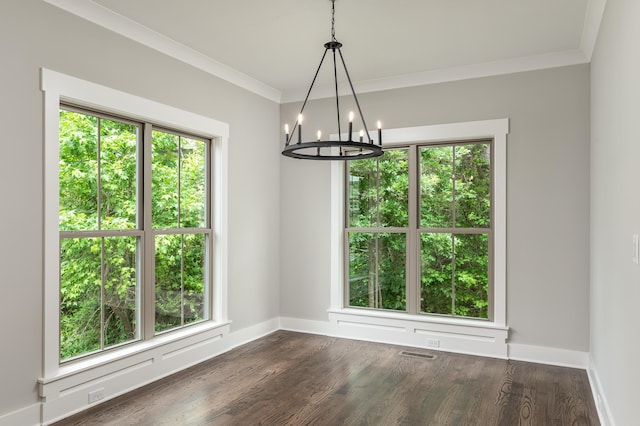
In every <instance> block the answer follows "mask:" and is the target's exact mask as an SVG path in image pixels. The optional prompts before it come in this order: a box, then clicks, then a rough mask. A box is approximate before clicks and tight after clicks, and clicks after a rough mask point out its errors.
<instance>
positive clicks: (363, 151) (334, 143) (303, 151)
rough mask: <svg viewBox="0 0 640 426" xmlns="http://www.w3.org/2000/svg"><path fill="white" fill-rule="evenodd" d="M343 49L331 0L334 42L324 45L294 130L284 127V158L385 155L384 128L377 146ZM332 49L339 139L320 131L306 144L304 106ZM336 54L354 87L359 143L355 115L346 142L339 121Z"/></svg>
mask: <svg viewBox="0 0 640 426" xmlns="http://www.w3.org/2000/svg"><path fill="white" fill-rule="evenodd" d="M341 47H342V43H340V42H339V41H338V40H336V31H335V0H331V41H329V42H327V43H325V44H324V54H323V55H322V59H321V60H320V65H318V69H317V70H316V74H315V76H314V77H313V81H312V82H311V86H310V87H309V91H308V92H307V96H306V97H305V99H304V102H303V103H302V108H301V109H300V113H299V114H298V119H297V120H296V122H295V124H294V125H293V129H292V131H291V132H289V125H288V124H285V128H284V131H285V145H284V149H283V150H282V155H285V156H287V157H292V158H301V159H306V160H355V159H362V158H372V157H378V156H380V155H382V152H383V151H382V125H381V124H380V122H379V121H378V143H377V144H376V143H374V141H373V139H371V138H370V136H369V129H368V128H367V123H366V122H365V120H364V116H363V115H362V109H361V108H360V102H359V101H358V96H357V95H356V92H355V90H354V89H353V83H351V77H349V71H348V70H347V65H346V63H345V62H344V57H343V56H342V52H341V51H340V48H341ZM329 50H331V51H332V53H333V77H334V83H335V85H334V86H335V97H336V113H337V122H338V140H322V133H321V132H320V131H318V133H317V139H316V140H313V141H308V142H303V140H302V119H303V115H302V113H303V112H304V107H305V106H306V105H307V101H308V100H309V95H310V94H311V90H312V89H313V85H314V84H315V82H316V79H317V78H318V73H319V72H320V69H321V68H322V64H323V62H324V58H325V57H326V56H327V52H329ZM336 51H338V54H339V56H340V61H341V63H342V66H343V68H344V73H345V75H346V77H347V81H348V82H349V87H350V88H351V93H352V95H353V98H354V100H355V104H356V107H357V108H358V114H359V116H360V121H361V122H362V126H363V127H364V129H363V130H360V133H359V136H358V140H357V141H355V140H353V117H354V114H353V112H350V113H349V131H348V133H347V134H348V138H347V140H343V136H342V129H341V122H340V98H339V96H338V67H337V61H336ZM296 130H297V136H298V137H297V141H292V139H293V135H294V134H295V133H296ZM365 137H366V139H365Z"/></svg>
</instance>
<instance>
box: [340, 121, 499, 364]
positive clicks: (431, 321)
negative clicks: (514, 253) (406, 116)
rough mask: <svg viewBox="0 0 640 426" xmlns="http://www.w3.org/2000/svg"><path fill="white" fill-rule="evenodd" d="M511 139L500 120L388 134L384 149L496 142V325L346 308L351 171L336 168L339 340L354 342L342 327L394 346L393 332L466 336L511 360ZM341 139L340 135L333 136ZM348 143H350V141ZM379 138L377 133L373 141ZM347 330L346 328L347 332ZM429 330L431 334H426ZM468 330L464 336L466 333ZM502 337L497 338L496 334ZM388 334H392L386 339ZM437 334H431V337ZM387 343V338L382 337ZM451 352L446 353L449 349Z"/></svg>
mask: <svg viewBox="0 0 640 426" xmlns="http://www.w3.org/2000/svg"><path fill="white" fill-rule="evenodd" d="M508 133H509V119H508V118H502V119H495V120H483V121H471V122H462V123H451V124H438V125H431V126H419V127H405V128H398V129H387V130H384V135H383V146H384V147H385V148H390V147H394V146H402V145H406V144H411V143H417V142H449V141H464V140H477V139H485V138H490V139H493V151H494V152H493V155H494V157H493V162H494V164H493V167H494V169H493V188H494V198H493V208H494V212H493V214H494V231H493V232H494V234H493V238H494V255H493V262H494V263H493V273H494V288H493V291H494V296H493V297H494V300H493V303H494V313H493V320H492V321H478V320H469V319H464V318H449V317H435V316H428V315H408V314H406V313H395V312H387V311H374V310H366V309H354V308H349V307H345V306H344V289H343V281H344V278H343V277H344V268H345V265H344V260H343V259H344V253H343V250H344V243H343V239H344V225H345V224H344V216H345V215H344V202H345V201H344V199H345V193H344V191H345V168H344V164H343V162H338V161H336V162H333V163H332V165H331V188H332V190H331V298H330V308H329V310H328V312H329V320H330V321H331V322H332V323H333V324H334V325H335V326H336V327H334V329H335V330H338V331H336V334H340V335H344V336H347V337H353V336H355V335H357V333H355V334H353V335H351V334H350V333H349V332H343V331H340V330H341V327H340V326H341V325H345V326H354V325H355V326H357V327H360V328H362V326H365V327H373V328H376V327H377V328H379V330H381V333H382V334H379V335H378V337H376V335H375V333H374V334H372V335H371V336H373V337H372V340H384V341H390V340H392V342H395V341H393V338H392V337H391V338H389V337H388V333H387V332H388V331H390V330H394V329H397V330H403V331H411V332H412V333H414V334H415V333H419V334H423V335H425V334H426V335H430V336H438V338H439V337H444V338H445V343H446V337H447V335H448V334H450V335H451V336H455V338H456V339H460V336H461V335H463V334H464V335H465V336H469V337H470V338H471V339H478V338H483V339H485V338H487V339H488V340H487V341H490V342H492V343H496V344H498V345H500V347H499V349H497V350H493V349H489V350H488V351H486V350H485V349H480V352H487V354H488V355H493V356H496V355H497V356H503V357H505V358H506V356H507V352H506V351H507V348H506V338H507V332H508V326H507V317H506V313H507V291H506V290H507V289H506V286H507V283H506V222H507V217H506V211H507V204H506V200H507V184H506V182H507V134H508ZM331 137H332V138H334V139H337V135H332V136H331ZM345 137H347V136H346V135H345ZM376 137H377V136H376V135H375V134H374V132H371V134H370V138H372V139H373V140H375V138H376ZM342 328H344V327H342ZM425 328H426V330H425ZM462 330H464V331H462ZM496 332H497V334H496ZM384 333H387V334H384ZM429 333H431V334H429ZM383 335H384V336H387V337H381V336H383ZM416 341H418V340H415V339H414V340H409V341H408V340H406V339H405V340H403V339H399V340H398V341H397V343H411V342H413V343H415V342H416ZM452 347H453V349H454V350H458V351H460V352H465V351H466V352H475V353H478V350H474V349H468V350H465V349H464V348H462V349H459V347H457V346H455V345H452ZM445 349H446V347H445Z"/></svg>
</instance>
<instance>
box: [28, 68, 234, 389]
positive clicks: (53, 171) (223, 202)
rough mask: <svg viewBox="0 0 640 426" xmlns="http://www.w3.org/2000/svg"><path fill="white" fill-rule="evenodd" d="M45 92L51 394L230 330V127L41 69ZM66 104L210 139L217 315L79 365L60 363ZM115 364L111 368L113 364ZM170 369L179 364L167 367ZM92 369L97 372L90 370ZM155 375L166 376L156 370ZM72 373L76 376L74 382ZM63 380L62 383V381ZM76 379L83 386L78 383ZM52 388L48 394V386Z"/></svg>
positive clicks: (45, 381) (46, 324)
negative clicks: (149, 354)
mask: <svg viewBox="0 0 640 426" xmlns="http://www.w3.org/2000/svg"><path fill="white" fill-rule="evenodd" d="M41 90H42V91H43V92H44V177H43V179H44V182H43V183H44V222H43V225H44V231H43V236H44V241H43V244H44V250H43V255H44V271H43V276H44V279H43V285H44V288H43V331H44V341H43V346H44V348H43V350H44V362H43V377H42V378H41V379H40V394H41V396H42V397H44V398H46V397H47V396H50V397H53V399H55V398H57V397H61V395H53V393H54V392H53V391H54V388H55V390H56V391H57V390H59V389H64V387H65V386H67V387H68V388H70V387H73V386H76V385H77V384H78V383H82V382H84V383H86V382H87V380H96V379H97V378H99V377H101V376H105V375H108V374H116V372H117V371H118V370H122V369H123V368H128V367H127V362H126V359H127V358H130V359H132V362H139V361H138V360H136V359H135V358H136V356H138V355H140V354H141V353H143V352H145V351H146V352H149V351H151V350H153V349H157V348H160V347H164V348H165V349H164V350H169V349H170V350H171V351H172V352H173V353H179V351H183V352H187V351H188V349H189V347H194V348H195V347H198V346H202V345H203V342H208V341H213V340H216V339H219V338H220V337H221V336H222V335H223V334H225V333H228V328H229V327H228V325H229V320H228V313H227V253H228V241H227V240H228V239H227V233H226V232H225V230H226V229H227V205H228V203H227V199H228V191H227V180H228V179H227V173H228V166H227V157H228V155H227V151H228V138H229V125H228V124H227V123H223V122H220V121H217V120H213V119H211V118H208V117H204V116H201V115H197V114H194V113H191V112H188V111H184V110H180V109H177V108H174V107H171V106H168V105H164V104H161V103H158V102H154V101H151V100H148V99H145V98H142V97H138V96H135V95H131V94H129V93H125V92H121V91H118V90H115V89H111V88H109V87H105V86H101V85H99V84H95V83H92V82H88V81H85V80H81V79H79V78H76V77H72V76H69V75H65V74H62V73H59V72H56V71H52V70H49V69H45V68H43V69H42V70H41ZM61 102H69V103H73V104H74V105H78V106H83V107H87V108H93V109H98V110H100V111H103V112H107V113H112V114H116V115H123V116H126V117H128V118H132V119H135V120H140V121H150V122H153V123H154V124H158V125H162V126H166V127H168V128H172V129H176V130H180V131H184V132H187V133H194V134H198V135H200V136H203V137H207V138H211V139H212V140H213V141H214V143H213V146H212V149H213V153H212V154H213V155H212V164H211V173H212V175H211V182H212V183H213V188H212V202H213V205H212V208H211V214H212V216H213V217H212V224H213V232H214V247H213V250H214V254H213V258H214V264H213V282H212V288H211V296H212V299H213V305H212V313H213V317H212V318H211V319H210V320H209V321H206V322H203V323H201V324H197V325H194V326H190V327H186V328H184V329H182V330H178V331H175V332H172V333H167V334H163V335H161V336H157V337H155V338H153V339H151V340H148V341H143V342H138V343H132V344H129V345H125V346H123V347H122V348H119V349H114V350H110V351H108V352H105V353H103V354H99V355H96V356H93V357H90V358H87V359H83V360H80V361H78V362H73V363H69V364H68V365H67V364H65V365H63V366H61V365H60V363H59V350H60V343H59V332H60V327H59V324H60V313H59V297H60V296H59V277H60V267H59V238H60V237H59V223H58V222H59V215H58V211H59V192H58V191H59V188H58V187H59V175H58V173H59V171H58V163H59V142H58V139H59V110H60V103H61ZM109 365H112V366H113V368H112V369H111V368H109ZM168 368H172V369H173V368H174V367H173V366H168ZM91 369H94V370H99V372H98V371H95V374H92V372H91V371H89V370H91ZM155 374H160V375H163V373H162V372H159V371H155ZM74 377H75V379H74ZM60 382H64V383H60ZM76 382H78V383H76ZM47 385H49V388H50V391H49V392H48V391H47Z"/></svg>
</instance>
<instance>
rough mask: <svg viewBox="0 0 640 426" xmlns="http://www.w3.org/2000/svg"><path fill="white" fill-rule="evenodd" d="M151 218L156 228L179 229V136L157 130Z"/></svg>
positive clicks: (153, 159) (154, 139) (153, 149)
mask: <svg viewBox="0 0 640 426" xmlns="http://www.w3.org/2000/svg"><path fill="white" fill-rule="evenodd" d="M152 139H153V141H152V154H151V156H152V160H151V162H152V172H151V191H152V193H151V204H152V208H151V215H152V222H153V227H154V228H177V227H178V197H179V193H180V185H179V176H180V174H179V163H178V158H179V157H178V145H179V143H178V142H179V136H176V135H172V134H169V133H165V132H158V131H154V132H153V136H152Z"/></svg>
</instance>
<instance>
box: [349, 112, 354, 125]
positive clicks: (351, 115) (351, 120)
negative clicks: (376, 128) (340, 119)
mask: <svg viewBox="0 0 640 426" xmlns="http://www.w3.org/2000/svg"><path fill="white" fill-rule="evenodd" d="M352 122H353V111H351V112H349V123H352Z"/></svg>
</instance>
